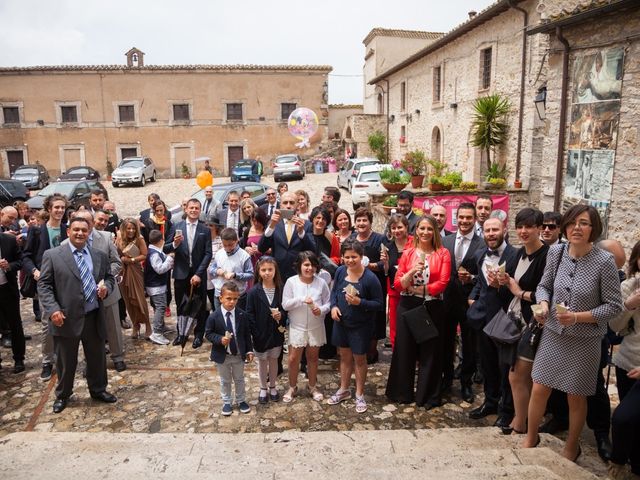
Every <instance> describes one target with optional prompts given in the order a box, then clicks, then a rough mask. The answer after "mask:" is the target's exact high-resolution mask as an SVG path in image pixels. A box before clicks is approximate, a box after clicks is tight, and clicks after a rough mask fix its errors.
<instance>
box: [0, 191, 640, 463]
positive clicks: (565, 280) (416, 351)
mask: <svg viewBox="0 0 640 480" xmlns="http://www.w3.org/2000/svg"><path fill="white" fill-rule="evenodd" d="M212 193H213V192H212V189H210V188H209V189H205V201H204V203H201V202H200V201H198V200H196V199H185V201H184V202H183V210H184V215H183V219H182V220H180V221H178V222H174V223H172V221H171V218H170V212H169V211H168V209H167V207H166V205H165V204H164V202H163V201H162V200H161V199H160V198H159V197H158V196H157V195H155V194H152V195H151V196H149V209H147V210H145V211H143V212H141V214H140V217H139V218H138V219H133V218H127V219H124V220H122V221H121V222H120V225H119V226H118V227H117V235H115V236H114V245H115V250H116V252H117V258H116V259H115V260H117V261H119V266H118V268H117V269H115V270H114V274H115V275H116V276H118V277H119V283H118V286H119V289H120V291H121V293H122V297H123V299H124V303H125V305H126V310H127V313H128V314H129V316H130V318H131V320H132V323H133V329H132V336H133V337H134V338H137V337H139V336H140V335H143V336H144V337H148V338H150V339H151V340H152V341H154V342H155V343H158V344H168V343H170V340H169V339H168V338H167V337H166V336H165V333H166V332H167V331H168V329H167V328H166V326H165V324H164V317H165V316H166V315H168V314H170V304H171V300H172V298H173V299H175V304H176V307H177V308H176V313H177V315H178V318H180V317H181V316H184V315H183V314H184V311H185V309H186V308H187V305H186V303H188V302H185V299H188V298H190V297H193V296H196V297H199V298H201V299H202V300H203V301H202V302H201V306H200V308H199V310H198V311H197V312H196V314H195V319H194V320H195V325H196V326H195V329H194V340H193V344H192V346H193V348H199V347H200V346H202V344H203V340H204V339H205V338H206V339H207V340H209V341H210V342H211V344H212V350H211V360H212V361H214V362H216V364H217V366H218V371H219V376H220V385H221V395H222V400H223V409H222V414H223V415H230V414H232V412H233V407H232V405H233V404H234V403H236V404H237V405H238V408H239V410H240V411H241V412H243V413H247V412H249V411H250V407H249V405H248V403H247V401H246V394H245V386H244V373H243V369H244V364H245V360H252V359H253V357H254V355H255V358H256V360H257V363H258V372H259V380H260V393H259V398H258V401H259V403H260V404H266V403H268V402H269V401H278V400H282V401H283V402H286V403H289V402H292V401H293V400H294V398H296V396H298V395H299V394H300V392H299V388H298V376H299V371H300V369H303V370H304V371H305V373H306V375H307V377H308V382H309V389H308V392H309V395H310V397H311V398H312V399H313V400H315V401H322V400H323V399H324V398H325V393H324V392H323V391H322V388H321V386H320V385H319V384H318V381H317V369H318V361H319V358H320V357H321V356H323V353H322V352H323V349H324V356H323V358H328V357H332V356H334V355H335V354H336V353H337V355H338V357H339V361H340V387H339V388H338V390H337V391H336V392H334V393H332V394H330V395H329V396H328V399H327V403H328V404H331V405H335V404H338V403H341V402H343V401H345V400H348V399H350V398H351V396H352V393H351V389H350V380H351V376H352V374H353V373H354V371H355V380H356V381H355V387H356V388H355V410H356V412H358V413H362V412H365V411H366V410H367V403H366V400H365V385H366V374H367V363H372V362H375V361H377V360H378V341H379V340H381V339H385V338H386V337H387V322H388V331H389V334H388V336H389V341H390V344H391V346H392V348H393V353H392V357H391V365H390V370H389V378H388V381H387V388H386V396H387V397H388V399H389V400H391V401H394V402H398V403H411V402H415V403H416V404H417V405H418V406H423V407H425V408H427V409H431V408H434V407H437V406H440V405H441V404H442V402H443V399H444V398H445V397H447V396H449V395H451V389H452V383H453V380H454V378H455V377H457V378H459V380H460V396H461V397H462V399H463V400H465V401H467V402H469V403H473V402H474V401H475V395H474V392H473V389H472V377H473V376H474V375H475V374H477V373H480V374H481V375H480V376H481V378H482V380H483V382H482V383H483V390H484V402H483V403H482V405H480V406H479V407H477V408H475V409H473V410H472V411H471V412H470V417H471V418H473V419H481V418H484V417H486V416H488V415H491V414H497V415H498V417H497V420H496V423H495V425H496V426H498V427H500V428H501V429H502V431H503V433H505V434H516V435H517V434H522V435H525V437H524V440H523V446H525V447H535V446H537V445H538V443H539V441H540V437H539V435H538V432H539V431H540V428H539V425H540V423H541V421H542V418H543V416H544V415H545V413H551V414H552V415H551V420H553V421H555V424H554V425H555V429H556V430H557V429H562V428H563V427H564V428H568V430H569V433H568V436H567V441H566V444H565V447H564V450H563V452H562V453H563V455H564V456H565V457H567V458H568V459H570V460H574V461H575V460H577V458H578V457H579V456H580V453H581V448H580V444H579V437H580V433H581V431H582V428H583V425H584V423H585V420H586V421H587V423H588V424H589V426H590V427H591V428H593V429H594V432H595V435H596V440H597V445H598V452H599V453H600V455H601V456H602V457H603V458H605V459H607V460H608V459H611V460H612V462H613V463H612V464H611V465H613V467H612V468H613V469H614V470H615V469H616V468H617V469H618V470H619V471H620V472H623V471H624V467H623V466H624V465H625V464H626V463H628V462H630V463H631V466H632V470H633V472H634V473H636V474H637V473H638V472H639V471H640V463H638V453H637V451H636V450H637V448H635V446H634V445H637V442H636V438H635V435H636V433H635V431H636V430H635V428H636V427H637V425H638V413H637V412H638V410H639V409H638V408H637V407H638V406H639V405H638V404H639V403H640V401H639V398H640V392H639V387H638V384H637V381H636V380H637V379H638V378H639V377H640V348H639V345H640V341H638V338H639V337H638V336H637V334H636V332H635V328H634V320H635V319H640V318H637V317H638V314H637V311H638V307H640V284H639V282H640V274H639V270H640V258H639V257H640V242H639V243H638V244H636V245H635V246H634V248H633V250H632V252H631V256H630V259H629V263H628V270H627V275H626V277H627V279H626V280H624V282H623V283H622V284H621V277H622V276H624V274H622V272H621V271H620V270H619V269H621V268H622V267H623V265H624V264H625V255H624V251H623V250H622V252H621V255H622V261H620V250H621V247H620V245H619V244H618V243H617V242H612V241H605V242H602V243H600V244H598V242H597V240H598V239H599V238H600V237H601V235H602V232H603V225H602V221H601V218H600V215H599V213H598V211H597V210H596V209H595V208H593V207H591V206H588V205H576V206H573V207H571V208H569V209H568V210H567V211H566V212H565V213H564V214H563V215H559V214H557V213H553V212H547V213H546V214H543V213H542V212H540V211H539V210H536V209H534V208H523V209H522V210H520V211H518V212H516V213H515V231H516V235H517V238H518V243H519V244H520V247H519V248H515V247H513V246H512V245H510V243H509V242H508V241H507V231H506V227H505V224H504V223H503V220H502V219H501V218H499V216H497V215H496V216H492V214H491V212H492V207H493V204H492V200H491V198H490V197H488V196H480V197H478V198H477V200H476V202H475V203H462V204H460V205H458V207H457V210H455V221H453V220H454V219H451V220H452V221H451V222H450V223H451V224H453V225H455V226H456V227H457V229H456V231H453V232H449V231H447V230H446V229H445V225H446V222H447V212H446V210H445V209H444V208H442V207H439V206H438V207H434V208H433V209H432V211H431V212H430V214H428V215H423V216H418V215H416V213H415V212H414V211H413V210H412V204H413V197H412V195H411V194H410V193H409V192H401V193H400V194H399V195H398V208H397V211H396V212H395V213H393V214H392V215H391V216H390V218H389V220H388V222H387V224H386V228H385V231H384V232H383V233H378V232H375V231H374V230H373V215H372V213H371V211H370V210H368V209H366V208H359V209H358V210H357V211H356V212H355V214H354V215H353V216H352V215H351V214H349V213H348V212H347V211H345V210H342V209H340V208H339V206H338V201H339V199H340V192H339V191H338V190H337V189H335V188H332V187H327V189H326V190H325V193H324V195H323V198H322V202H321V203H320V204H319V205H317V206H316V207H313V208H312V207H311V201H310V198H309V196H308V194H307V193H306V192H305V191H303V190H299V191H296V192H289V191H288V188H287V186H286V184H283V185H280V186H279V188H278V190H276V189H271V190H269V191H268V192H267V203H266V204H265V205H262V206H261V207H258V206H257V205H256V204H255V203H254V201H253V200H252V199H251V196H250V194H249V193H248V192H231V193H230V194H229V195H228V198H227V206H226V207H225V208H220V206H219V205H216V204H215V203H214V201H213V198H212ZM63 200H64V199H63V198H58V197H52V198H48V199H47V201H46V202H45V210H46V211H47V212H48V214H49V215H48V220H46V221H45V222H44V223H43V225H42V226H41V227H40V230H39V231H38V234H37V235H36V234H35V233H34V234H33V235H31V236H30V243H29V241H27V244H29V246H28V247H27V252H31V253H30V254H29V255H27V256H26V258H27V259H28V260H27V262H29V261H30V262H31V263H32V264H33V266H32V273H33V274H34V276H36V277H37V275H38V274H39V271H38V267H39V265H38V261H39V260H38V259H39V257H41V255H42V253H43V252H44V251H45V250H46V249H47V248H50V246H54V245H57V244H59V243H60V242H62V241H63V240H64V238H65V237H66V232H65V224H64V222H62V215H63V214H64V213H65V209H66V207H67V203H66V201H63ZM103 213H105V211H104V210H103V209H102V208H96V209H95V210H94V211H92V214H93V218H92V219H91V220H89V223H91V222H93V223H92V225H91V226H92V227H94V225H98V227H97V228H96V229H104V226H105V225H106V224H108V223H109V219H110V216H108V217H107V218H106V219H105V218H100V216H101V214H103ZM90 217H91V216H90ZM94 228H95V227H94ZM40 232H42V233H41V234H40ZM36 238H38V239H40V238H41V239H42V240H40V241H39V242H38V245H37V248H34V242H35V239H36ZM612 253H613V254H612ZM616 260H617V261H618V262H617V263H616ZM31 263H29V266H31ZM115 263H118V262H115ZM0 266H3V265H0ZM3 268H4V267H3ZM5 270H6V269H5ZM171 278H173V282H171ZM36 280H37V278H36ZM146 297H149V298H150V303H151V306H152V308H153V312H154V314H153V322H151V321H150V316H149V309H148V305H147V301H146ZM207 299H208V300H209V302H207ZM417 312H420V313H419V314H418V313H417ZM190 315H193V312H191V313H190ZM416 315H418V317H416ZM416 318H423V319H424V323H425V324H426V325H427V327H425V325H420V322H416ZM505 318H506V319H508V320H504V319H505ZM505 321H506V322H507V323H508V322H513V323H514V324H515V325H517V326H518V329H519V331H520V334H519V335H517V336H516V337H515V338H513V339H510V340H508V341H506V340H502V339H498V338H496V337H495V335H494V334H493V333H492V329H491V328H489V327H490V326H492V327H495V326H496V325H498V324H499V323H500V322H502V323H504V322H505ZM152 323H153V326H152ZM45 324H46V322H43V326H44V325H45ZM143 325H144V327H145V332H144V334H142V333H141V331H140V330H141V326H143ZM458 327H459V329H460V348H459V356H460V357H461V358H460V361H459V362H458V364H459V365H458V367H459V368H458V369H454V365H455V361H454V359H455V356H456V351H457V349H456V338H457V331H458ZM608 328H609V329H610V330H611V331H613V332H616V333H618V334H619V335H620V336H621V337H622V341H621V345H620V347H619V348H618V350H617V353H616V355H615V357H614V360H613V361H614V363H615V364H616V377H617V383H618V389H619V392H620V399H621V401H622V403H621V405H620V407H618V409H617V410H616V413H615V414H614V416H613V423H614V429H613V442H614V444H613V449H612V447H611V445H610V442H609V430H610V406H609V403H608V396H607V394H606V390H604V379H603V374H602V367H603V365H606V362H607V358H606V355H607V351H608V344H607V340H606V339H607V336H606V334H607V329H608ZM45 329H46V328H45ZM419 330H422V331H423V333H424V332H425V330H426V332H427V334H426V337H427V338H426V339H421V338H420V335H421V334H420V332H419ZM610 333H611V332H610ZM189 334H190V332H189V331H188V330H187V331H181V330H180V326H178V331H177V336H176V338H175V340H174V344H180V343H182V345H184V343H185V342H186V339H187V337H188V336H189ZM418 340H420V341H418ZM618 340H619V339H618ZM43 344H44V342H43ZM328 346H333V347H334V349H331V348H327V347H328ZM285 347H288V348H287V351H288V358H287V361H288V382H287V383H288V385H287V387H286V389H285V392H284V394H283V395H282V396H281V394H280V392H279V390H278V388H277V383H276V382H277V378H278V375H279V374H280V373H281V372H282V367H281V363H282V355H283V352H284V350H285ZM44 352H45V350H44V347H43V353H44ZM47 354H48V355H52V353H51V354H50V353H47ZM43 358H45V357H44V355H43ZM46 358H48V359H50V358H51V356H48V357H46ZM51 361H52V360H51ZM416 369H417V374H416ZM477 370H479V372H477ZM232 387H235V392H234V394H233V395H232V390H233V388H232ZM603 395H604V396H605V397H606V398H605V399H604V400H603ZM593 398H597V399H598V401H593V402H592V399H593ZM550 399H551V400H550ZM592 404H593V406H592ZM603 405H604V407H603ZM545 427H546V430H545ZM632 427H633V428H632ZM553 428H554V427H553V425H550V424H549V422H547V424H545V425H543V427H542V431H552V430H553Z"/></svg>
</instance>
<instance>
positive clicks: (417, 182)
mask: <svg viewBox="0 0 640 480" xmlns="http://www.w3.org/2000/svg"><path fill="white" fill-rule="evenodd" d="M423 184H424V175H412V176H411V186H412V187H413V188H422V185H423Z"/></svg>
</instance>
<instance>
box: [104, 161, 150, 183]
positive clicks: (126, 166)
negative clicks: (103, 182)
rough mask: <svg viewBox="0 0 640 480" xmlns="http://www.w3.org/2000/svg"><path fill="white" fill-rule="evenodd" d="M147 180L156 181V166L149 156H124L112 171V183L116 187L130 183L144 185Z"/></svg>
mask: <svg viewBox="0 0 640 480" xmlns="http://www.w3.org/2000/svg"><path fill="white" fill-rule="evenodd" d="M147 181H151V182H155V181H156V166H155V165H154V164H153V160H151V159H150V158H149V157H127V158H124V159H122V161H121V162H120V164H119V165H118V167H117V168H116V169H115V170H114V171H113V172H112V173H111V184H112V185H113V186H114V187H119V186H120V185H126V184H130V183H137V184H138V185H140V186H141V187H144V185H145V183H147Z"/></svg>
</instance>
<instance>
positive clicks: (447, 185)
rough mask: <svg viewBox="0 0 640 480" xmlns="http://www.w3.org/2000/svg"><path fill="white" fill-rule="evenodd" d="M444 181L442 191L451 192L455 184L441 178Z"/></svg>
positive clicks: (445, 178)
mask: <svg viewBox="0 0 640 480" xmlns="http://www.w3.org/2000/svg"><path fill="white" fill-rule="evenodd" d="M441 180H442V190H444V191H449V190H451V189H452V188H453V182H452V181H451V180H449V179H448V178H447V177H441Z"/></svg>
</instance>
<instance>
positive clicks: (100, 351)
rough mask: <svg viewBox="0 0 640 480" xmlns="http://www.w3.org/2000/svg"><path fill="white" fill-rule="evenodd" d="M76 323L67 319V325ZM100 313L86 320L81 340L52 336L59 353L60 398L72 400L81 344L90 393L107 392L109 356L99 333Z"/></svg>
mask: <svg viewBox="0 0 640 480" xmlns="http://www.w3.org/2000/svg"><path fill="white" fill-rule="evenodd" d="M69 321H73V319H69V318H67V319H66V320H65V322H69ZM99 321H100V320H99V317H98V310H94V311H93V312H89V313H87V314H86V315H85V318H84V328H83V329H82V335H81V336H80V337H60V336H57V335H55V336H54V337H53V348H54V351H55V353H56V356H57V359H56V373H57V374H58V383H57V385H56V397H57V398H64V399H66V398H69V397H70V396H71V394H72V393H73V380H74V378H75V376H76V368H77V366H78V347H79V346H80V342H82V350H84V357H85V359H86V362H87V385H88V386H89V392H91V393H100V392H104V391H105V390H106V389H107V357H106V355H105V351H104V340H105V339H104V338H102V337H101V336H100V334H99V333H98V322H99Z"/></svg>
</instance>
